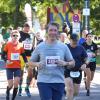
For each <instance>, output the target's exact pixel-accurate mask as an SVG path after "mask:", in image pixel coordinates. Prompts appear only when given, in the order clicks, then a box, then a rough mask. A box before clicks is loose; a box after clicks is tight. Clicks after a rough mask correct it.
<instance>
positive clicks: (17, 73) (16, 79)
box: [12, 69, 21, 100]
mask: <svg viewBox="0 0 100 100" xmlns="http://www.w3.org/2000/svg"><path fill="white" fill-rule="evenodd" d="M20 77H21V70H20V69H15V70H14V89H13V95H12V100H15V98H16V95H17V91H18V85H19V82H20Z"/></svg>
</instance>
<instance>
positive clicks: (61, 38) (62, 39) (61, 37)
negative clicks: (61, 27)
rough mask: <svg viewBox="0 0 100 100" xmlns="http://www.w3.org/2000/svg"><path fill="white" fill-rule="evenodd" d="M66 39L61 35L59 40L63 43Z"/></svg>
mask: <svg viewBox="0 0 100 100" xmlns="http://www.w3.org/2000/svg"><path fill="white" fill-rule="evenodd" d="M66 38H67V36H66V35H65V34H61V35H60V40H61V41H62V42H65V40H66Z"/></svg>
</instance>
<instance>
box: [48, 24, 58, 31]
mask: <svg viewBox="0 0 100 100" xmlns="http://www.w3.org/2000/svg"><path fill="white" fill-rule="evenodd" d="M50 25H52V26H56V27H57V29H58V30H59V24H58V23H56V22H50V23H49V24H48V25H47V27H46V32H47V30H48V28H49V26H50Z"/></svg>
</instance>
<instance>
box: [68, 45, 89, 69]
mask: <svg viewBox="0 0 100 100" xmlns="http://www.w3.org/2000/svg"><path fill="white" fill-rule="evenodd" d="M68 47H69V49H70V52H71V54H72V56H73V58H74V60H75V67H74V68H72V69H71V70H79V68H80V67H81V65H82V64H83V63H84V59H85V58H86V57H87V53H86V50H85V49H84V48H83V47H82V46H81V45H77V46H76V47H75V48H73V47H71V45H70V44H68Z"/></svg>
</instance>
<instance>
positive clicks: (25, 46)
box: [24, 43, 32, 50]
mask: <svg viewBox="0 0 100 100" xmlns="http://www.w3.org/2000/svg"><path fill="white" fill-rule="evenodd" d="M24 49H25V50H31V49H32V44H31V43H24Z"/></svg>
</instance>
